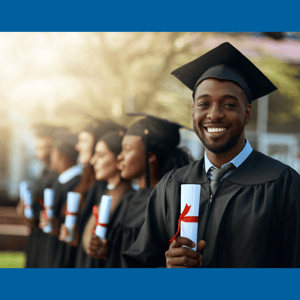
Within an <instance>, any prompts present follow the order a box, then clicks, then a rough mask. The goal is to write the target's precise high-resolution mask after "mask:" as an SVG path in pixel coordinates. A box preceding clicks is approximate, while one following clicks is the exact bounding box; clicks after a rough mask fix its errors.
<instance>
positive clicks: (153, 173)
mask: <svg viewBox="0 0 300 300" xmlns="http://www.w3.org/2000/svg"><path fill="white" fill-rule="evenodd" d="M180 127H181V125H180V124H178V123H174V122H170V121H168V120H164V119H161V118H157V117H154V116H150V115H144V114H142V118H141V119H139V120H138V121H136V122H135V123H134V124H133V125H131V126H130V127H129V128H126V127H124V126H122V125H120V124H116V123H114V122H112V121H104V120H94V121H93V122H91V123H90V124H89V125H88V126H87V127H86V128H84V129H83V130H82V131H80V132H79V134H78V136H74V135H73V134H71V133H70V132H69V131H68V130H66V129H64V128H57V129H55V130H54V129H53V127H50V126H47V125H42V124H40V125H36V126H35V136H36V155H37V157H38V158H39V159H40V160H41V161H42V162H43V163H44V164H45V168H44V170H43V172H42V173H41V176H40V178H39V179H38V180H35V181H34V182H33V183H32V184H31V186H30V191H31V194H32V198H33V200H34V202H33V205H32V208H33V210H34V218H30V219H28V218H25V217H24V214H23V212H24V205H23V203H22V201H20V203H19V205H18V212H19V214H20V215H21V216H22V217H23V219H24V221H25V222H26V224H27V225H28V226H29V227H30V230H31V233H30V235H29V237H28V242H27V247H26V255H27V262H26V267H27V268H73V267H76V268H94V267H108V268H120V267H129V266H128V265H127V263H126V261H124V260H123V259H122V253H124V252H126V251H127V250H128V249H129V248H130V247H131V246H132V245H133V243H134V242H135V240H136V239H137V236H138V234H139V232H140V229H141V227H142V225H143V223H144V219H145V211H146V205H147V200H148V198H149V196H150V194H151V192H152V190H153V188H154V187H155V186H156V184H157V183H158V182H159V181H160V179H161V178H162V177H163V176H164V175H165V174H166V173H167V172H168V171H170V170H172V169H174V168H180V167H183V166H185V165H187V164H189V163H190V162H192V161H193V159H192V157H191V156H190V154H189V153H188V152H187V151H186V150H185V149H182V148H179V147H178V145H179V143H180V134H179V129H180ZM46 188H52V189H53V190H54V205H53V207H52V209H53V217H52V218H49V217H48V216H47V214H46V213H45V207H44V202H43V197H44V190H45V189H46ZM70 191H73V192H77V193H80V195H81V197H80V208H79V213H78V215H77V221H76V225H75V226H74V227H73V232H74V238H73V240H72V241H71V242H67V239H68V237H69V236H70V234H71V232H70V231H69V230H68V228H67V227H66V226H65V224H64V222H65V217H66V212H67V206H66V200H67V193H68V192H70ZM103 195H108V196H112V203H111V207H110V217H109V223H108V224H107V235H106V238H105V239H104V240H102V239H101V238H99V237H98V236H96V235H95V227H96V223H97V220H96V217H95V216H96V215H97V213H99V207H100V202H101V198H102V196H103ZM95 206H96V207H97V208H98V212H97V213H96V214H95V211H93V208H94V209H95ZM50 223H51V224H52V231H51V232H49V233H45V232H44V231H43V228H45V227H46V226H48V225H49V224H50ZM130 267H131V266H130Z"/></svg>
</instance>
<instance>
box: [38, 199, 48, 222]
mask: <svg viewBox="0 0 300 300" xmlns="http://www.w3.org/2000/svg"><path fill="white" fill-rule="evenodd" d="M38 202H39V203H40V204H41V206H42V210H43V217H44V218H45V219H47V212H46V209H47V208H46V207H45V205H44V202H43V200H42V199H41V198H38Z"/></svg>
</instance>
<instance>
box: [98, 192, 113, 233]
mask: <svg viewBox="0 0 300 300" xmlns="http://www.w3.org/2000/svg"><path fill="white" fill-rule="evenodd" d="M112 198H113V197H112V196H106V195H103V196H102V198H101V203H100V211H99V217H98V223H101V224H108V221H109V212H110V206H111V201H112ZM106 231H107V227H103V226H101V225H97V227H96V231H95V234H96V235H97V236H98V237H100V238H101V239H105V236H106Z"/></svg>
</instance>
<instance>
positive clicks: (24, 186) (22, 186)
mask: <svg viewBox="0 0 300 300" xmlns="http://www.w3.org/2000/svg"><path fill="white" fill-rule="evenodd" d="M27 189H28V183H27V182H26V181H22V182H20V185H19V191H20V200H21V201H22V202H23V203H25V201H24V195H25V193H26V190H27Z"/></svg>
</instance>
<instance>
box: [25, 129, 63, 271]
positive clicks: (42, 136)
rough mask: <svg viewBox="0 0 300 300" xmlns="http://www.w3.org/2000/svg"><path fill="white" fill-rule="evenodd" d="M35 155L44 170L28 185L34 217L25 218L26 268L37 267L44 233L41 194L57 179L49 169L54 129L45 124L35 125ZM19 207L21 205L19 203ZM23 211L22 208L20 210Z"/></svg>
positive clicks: (55, 174) (56, 175)
mask: <svg viewBox="0 0 300 300" xmlns="http://www.w3.org/2000/svg"><path fill="white" fill-rule="evenodd" d="M33 129H34V133H35V155H36V157H37V158H38V159H39V160H40V161H41V162H42V163H43V164H44V168H43V170H42V172H41V174H40V176H39V178H38V179H37V180H35V181H34V182H32V184H31V185H30V192H31V195H32V199H33V200H34V202H33V205H32V209H33V213H34V217H33V218H31V219H27V218H25V221H26V224H27V225H28V226H29V227H30V230H31V232H30V234H29V236H28V240H27V245H26V250H25V251H26V266H25V267H26V268H37V267H39V254H40V245H41V244H40V241H41V239H43V237H42V236H43V235H44V232H43V231H42V230H41V229H40V228H39V215H40V211H41V204H43V192H44V189H45V188H48V187H51V186H52V185H53V183H54V182H55V180H56V179H57V177H58V174H57V173H56V172H55V171H53V170H51V168H50V154H51V149H52V145H53V138H54V135H55V127H53V126H50V125H47V124H35V125H34V126H33ZM20 205H22V203H21V202H20ZM21 211H22V212H23V211H24V208H23V209H21Z"/></svg>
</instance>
